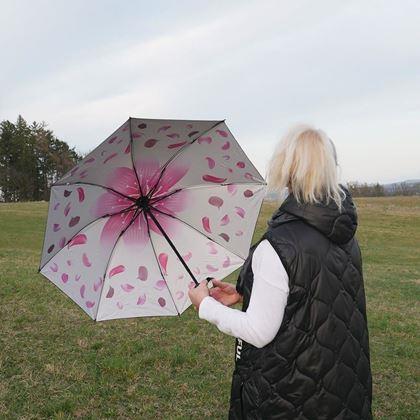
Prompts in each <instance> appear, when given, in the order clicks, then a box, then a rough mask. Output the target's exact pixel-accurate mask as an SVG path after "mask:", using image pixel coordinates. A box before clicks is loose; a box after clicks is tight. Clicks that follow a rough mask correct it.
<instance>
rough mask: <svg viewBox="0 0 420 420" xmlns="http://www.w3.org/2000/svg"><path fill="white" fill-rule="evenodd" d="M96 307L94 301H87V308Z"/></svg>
mask: <svg viewBox="0 0 420 420" xmlns="http://www.w3.org/2000/svg"><path fill="white" fill-rule="evenodd" d="M94 306H95V302H94V301H92V300H87V301H86V307H87V308H89V309H90V308H93V307H94Z"/></svg>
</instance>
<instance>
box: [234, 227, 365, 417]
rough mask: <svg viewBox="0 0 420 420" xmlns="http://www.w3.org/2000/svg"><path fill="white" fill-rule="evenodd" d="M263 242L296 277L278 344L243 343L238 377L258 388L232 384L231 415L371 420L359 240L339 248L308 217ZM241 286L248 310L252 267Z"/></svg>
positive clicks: (273, 231) (242, 277)
mask: <svg viewBox="0 0 420 420" xmlns="http://www.w3.org/2000/svg"><path fill="white" fill-rule="evenodd" d="M264 238H266V239H268V240H269V241H270V242H271V244H272V245H273V246H274V248H275V249H276V251H277V252H278V254H279V255H280V258H281V260H282V262H283V264H284V265H285V267H286V271H287V272H288V274H289V282H290V294H289V300H288V304H287V307H286V310H285V315H284V319H283V323H282V326H281V327H280V330H279V332H278V334H277V337H276V338H275V339H274V340H273V342H272V343H270V344H268V345H267V346H266V347H264V348H262V349H257V348H255V347H253V346H252V345H250V344H248V343H243V350H242V358H241V360H239V361H238V363H237V364H236V368H235V372H234V378H235V377H236V378H240V379H239V382H240V383H242V384H243V383H245V384H246V383H247V378H249V377H250V375H252V377H253V378H255V377H258V378H259V379H258V381H257V383H258V384H259V385H258V387H256V386H253V387H249V386H248V385H245V392H243V388H242V389H240V388H238V386H237V385H236V386H235V380H234V381H233V383H232V395H231V409H230V413H229V414H230V418H231V419H241V418H247V419H248V418H249V419H254V418H255V419H271V418H273V419H277V418H278V419H311V420H312V419H370V418H371V398H372V380H371V373H370V358H369V343H368V331H367V322H366V308H365V297H364V296H365V295H364V287H363V277H362V267H361V260H360V250H359V249H358V244H357V241H356V240H355V239H352V240H350V242H349V243H347V244H346V245H342V244H341V245H338V244H335V243H333V242H332V241H329V240H328V239H326V237H325V236H323V235H322V234H321V233H320V232H319V231H317V230H315V229H313V228H312V227H309V226H308V225H306V224H305V223H304V222H303V221H301V220H298V221H295V222H294V223H288V224H287V225H281V224H278V225H277V226H276V227H275V228H272V229H269V230H268V231H267V233H266V235H265V236H264ZM299 238H305V239H304V240H302V242H300V240H299ZM254 249H255V247H254ZM296 250H299V251H296ZM251 258H252V253H251V254H250V257H249V259H251ZM309 273H310V274H309ZM237 288H238V289H239V290H240V291H241V292H242V293H243V294H244V308H246V306H247V303H248V300H249V296H250V293H251V290H252V268H251V265H250V264H245V265H244V267H243V269H242V271H241V274H240V277H239V280H238V286H237ZM244 310H246V309H244ZM253 392H254V393H255V395H253V394H252V393H253ZM255 401H258V404H255ZM238 406H241V407H242V408H245V409H246V410H245V412H242V411H240V410H238V409H237V407H238Z"/></svg>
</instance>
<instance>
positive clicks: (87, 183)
mask: <svg viewBox="0 0 420 420" xmlns="http://www.w3.org/2000/svg"><path fill="white" fill-rule="evenodd" d="M78 184H81V185H92V186H94V187H100V188H104V189H106V190H109V191H111V192H113V193H115V194H118V195H119V196H121V197H124V198H127V199H128V200H130V201H136V199H135V198H133V197H130V196H129V195H125V194H123V193H122V192H119V191H117V190H114V188H111V187H107V186H106V185H101V184H95V183H93V182H85V181H75V182H66V183H65V184H55V185H54V187H64V186H66V185H78Z"/></svg>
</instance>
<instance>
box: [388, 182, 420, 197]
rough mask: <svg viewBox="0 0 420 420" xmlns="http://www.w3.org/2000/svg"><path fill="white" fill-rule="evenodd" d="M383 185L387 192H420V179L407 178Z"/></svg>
mask: <svg viewBox="0 0 420 420" xmlns="http://www.w3.org/2000/svg"><path fill="white" fill-rule="evenodd" d="M383 187H384V191H385V193H386V194H392V193H395V192H399V191H400V192H411V193H414V194H420V179H407V180H406V181H401V182H393V183H391V184H384V185H383Z"/></svg>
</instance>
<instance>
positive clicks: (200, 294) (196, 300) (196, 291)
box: [188, 280, 210, 309]
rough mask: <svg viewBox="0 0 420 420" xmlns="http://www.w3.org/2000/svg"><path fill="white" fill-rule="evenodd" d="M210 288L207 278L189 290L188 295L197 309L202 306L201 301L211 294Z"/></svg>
mask: <svg viewBox="0 0 420 420" xmlns="http://www.w3.org/2000/svg"><path fill="white" fill-rule="evenodd" d="M209 294H210V293H209V289H208V287H207V280H203V281H202V282H201V283H200V284H199V285H198V286H197V287H193V288H192V289H190V290H189V292H188V296H189V298H190V300H191V303H192V304H193V305H194V306H195V308H196V309H198V308H199V307H200V303H201V301H202V300H203V299H204V298H205V297H207V296H209Z"/></svg>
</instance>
